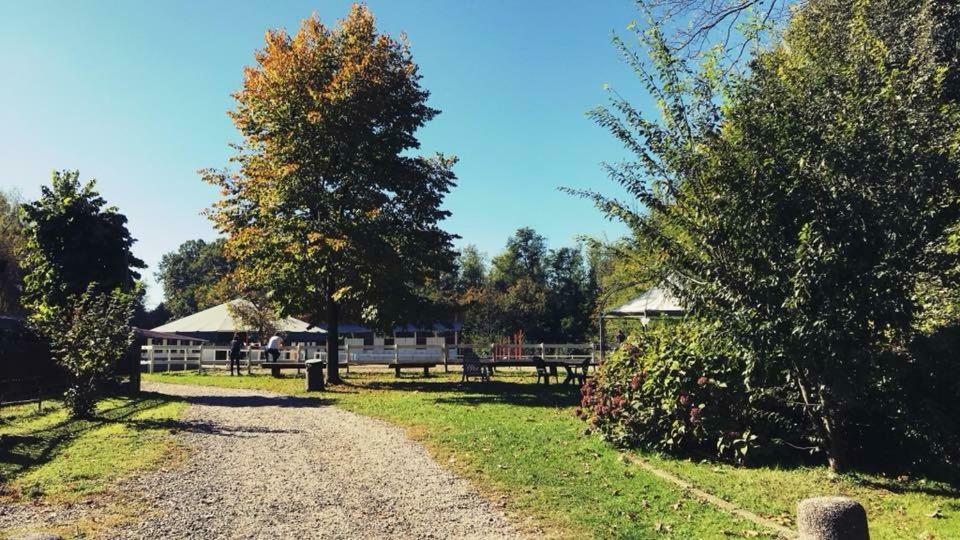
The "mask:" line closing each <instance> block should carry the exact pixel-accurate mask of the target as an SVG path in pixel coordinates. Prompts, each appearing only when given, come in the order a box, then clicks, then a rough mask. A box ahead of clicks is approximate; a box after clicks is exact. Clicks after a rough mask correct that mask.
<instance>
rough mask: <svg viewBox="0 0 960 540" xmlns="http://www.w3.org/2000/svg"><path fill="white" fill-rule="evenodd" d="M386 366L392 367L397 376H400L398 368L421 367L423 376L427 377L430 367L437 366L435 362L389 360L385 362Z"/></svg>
mask: <svg viewBox="0 0 960 540" xmlns="http://www.w3.org/2000/svg"><path fill="white" fill-rule="evenodd" d="M387 366H388V367H391V368H393V369H394V371H395V372H396V374H397V378H400V370H401V369H403V368H422V369H423V376H424V377H427V376H429V375H430V368H434V367H437V363H436V362H390V363H389V364H387Z"/></svg>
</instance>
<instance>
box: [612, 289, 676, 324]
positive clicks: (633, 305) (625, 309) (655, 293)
mask: <svg viewBox="0 0 960 540" xmlns="http://www.w3.org/2000/svg"><path fill="white" fill-rule="evenodd" d="M685 311H686V310H685V309H683V306H681V305H680V302H679V301H678V300H677V299H676V298H675V297H674V296H673V295H672V294H670V291H668V290H666V289H662V288H660V287H653V288H651V289H648V290H646V291H644V293H643V294H641V295H640V296H638V297H636V298H634V299H633V300H631V301H629V302H627V303H626V304H624V305H622V306H620V307H618V308H616V309H612V310H610V311H608V312H606V313H604V315H606V316H610V317H649V316H651V315H683V313H684V312H685Z"/></svg>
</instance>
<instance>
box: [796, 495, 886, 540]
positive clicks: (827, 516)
mask: <svg viewBox="0 0 960 540" xmlns="http://www.w3.org/2000/svg"><path fill="white" fill-rule="evenodd" d="M797 526H798V527H799V532H800V540H869V538H870V533H869V532H868V531H867V512H866V511H865V510H864V509H863V506H861V505H860V503H858V502H857V501H855V500H853V499H849V498H847V497H814V498H812V499H804V500H802V501H800V502H799V503H798V504H797Z"/></svg>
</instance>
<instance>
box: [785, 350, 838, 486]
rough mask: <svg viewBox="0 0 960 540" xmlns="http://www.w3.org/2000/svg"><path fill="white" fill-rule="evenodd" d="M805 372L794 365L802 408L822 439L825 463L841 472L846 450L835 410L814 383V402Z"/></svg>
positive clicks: (820, 387)
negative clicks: (825, 455)
mask: <svg viewBox="0 0 960 540" xmlns="http://www.w3.org/2000/svg"><path fill="white" fill-rule="evenodd" d="M804 375H805V372H804V371H802V370H801V369H800V368H799V367H797V366H794V380H795V381H796V383H797V388H799V390H800V396H801V398H802V399H803V403H804V410H805V411H806V413H807V416H808V417H809V418H810V421H811V423H812V424H813V428H814V429H815V430H816V431H817V434H818V435H819V436H820V439H821V440H822V441H823V451H824V453H826V454H827V465H828V466H829V467H830V470H831V471H832V472H835V473H841V472H843V471H845V470H846V468H847V465H848V464H847V459H846V452H844V450H843V449H844V444H843V435H842V434H841V433H840V431H839V429H838V428H837V423H836V416H835V415H836V411H835V410H834V409H833V407H832V403H831V402H830V400H829V399H828V397H827V395H826V393H825V392H824V389H823V386H822V385H815V386H814V387H815V388H816V390H815V392H816V398H817V402H818V403H814V402H813V399H811V398H812V397H813V396H811V389H810V388H809V386H810V385H809V384H807V382H806V377H805V376H804Z"/></svg>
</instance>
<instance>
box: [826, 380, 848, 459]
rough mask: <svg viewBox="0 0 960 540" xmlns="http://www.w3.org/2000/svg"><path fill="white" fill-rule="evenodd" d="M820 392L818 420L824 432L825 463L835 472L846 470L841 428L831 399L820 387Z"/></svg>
mask: <svg viewBox="0 0 960 540" xmlns="http://www.w3.org/2000/svg"><path fill="white" fill-rule="evenodd" d="M819 394H820V421H821V422H822V424H823V431H824V433H825V434H826V441H825V442H826V446H827V447H826V451H827V464H828V465H829V466H830V470H831V471H833V472H835V473H842V472H844V471H846V470H847V465H848V463H847V456H846V451H845V444H844V438H843V433H842V432H841V431H842V430H841V429H840V427H839V422H838V420H839V419H838V416H839V414H838V413H837V411H836V409H835V408H834V406H833V403H832V401H831V400H830V399H829V397H828V396H827V395H826V393H825V392H824V389H823V388H821V389H820V391H819Z"/></svg>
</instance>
